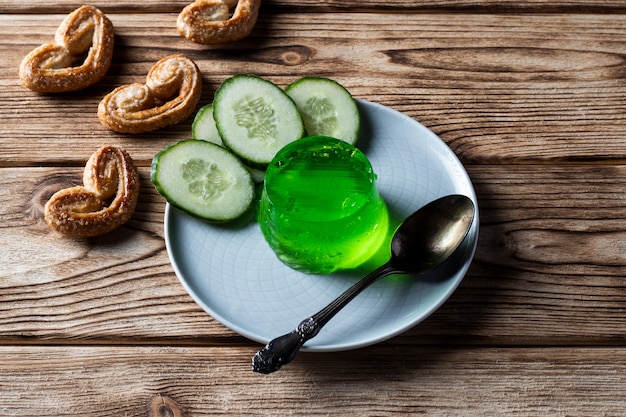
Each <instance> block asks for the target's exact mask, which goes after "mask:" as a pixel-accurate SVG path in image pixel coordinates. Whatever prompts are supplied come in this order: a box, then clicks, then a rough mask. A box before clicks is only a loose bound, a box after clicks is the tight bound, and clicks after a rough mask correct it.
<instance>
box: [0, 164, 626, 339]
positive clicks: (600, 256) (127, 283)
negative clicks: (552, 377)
mask: <svg viewBox="0 0 626 417" xmlns="http://www.w3.org/2000/svg"><path fill="white" fill-rule="evenodd" d="M468 168H469V173H470V176H471V177H472V180H473V182H474V185H475V187H476V190H477V193H478V196H479V204H480V214H481V225H480V227H481V230H480V238H479V246H478V251H477V253H476V257H475V260H474V263H473V266H472V267H471V268H470V271H469V274H468V276H467V277H466V278H465V280H464V281H463V283H462V284H461V286H460V288H459V289H458V290H457V291H456V293H455V294H454V295H453V296H452V297H451V299H450V300H448V302H447V303H446V304H445V305H444V307H443V308H441V309H440V310H439V311H438V312H436V313H435V314H434V315H433V316H432V317H430V318H429V319H428V320H426V321H425V322H423V323H421V324H420V325H419V326H417V327H415V328H414V329H412V330H411V331H409V332H407V333H405V334H404V335H402V336H399V337H398V338H395V339H393V340H392V341H391V343H394V344H413V345H415V344H417V345H420V344H431V343H446V344H450V343H460V342H459V341H463V343H466V342H471V343H481V344H483V343H484V344H497V345H503V344H504V345H511V344H512V345H529V344H530V345H532V344H546V345H551V344H560V343H564V342H566V341H567V342H568V343H571V344H584V345H606V344H615V343H623V341H624V336H623V334H624V326H626V318H625V317H624V315H623V310H624V308H626V301H625V300H626V298H625V297H624V291H625V288H626V273H625V272H624V271H626V255H625V254H626V239H624V232H623V230H624V220H623V219H624V218H626V195H625V194H624V193H623V190H624V189H626V167H624V166H619V167H617V166H616V167H612V166H576V167H570V166H556V167H555V166H545V167H543V166H542V167H540V168H538V167H536V166H524V165H520V166H469V167H468ZM81 171H82V170H81V169H79V168H62V167H50V168H15V169H14V168H0V189H2V190H4V191H3V193H2V194H0V217H2V219H4V221H3V223H2V226H1V228H2V230H1V232H0V235H1V236H2V237H0V265H1V267H0V335H2V337H1V339H2V343H17V342H19V343H51V342H52V341H57V342H58V341H59V340H72V341H74V342H76V343H111V342H112V341H116V342H117V343H138V342H140V341H141V342H144V343H145V342H150V341H159V340H168V341H169V342H170V343H173V344H180V343H183V344H189V343H201V342H206V341H210V342H211V343H225V342H226V341H227V340H230V341H231V342H233V341H234V342H237V341H241V340H243V339H237V338H235V339H232V338H234V337H235V334H234V333H233V332H231V331H230V330H228V329H227V328H226V327H224V326H222V325H221V324H219V323H217V322H215V321H214V320H213V319H212V318H211V317H209V316H208V315H207V314H206V313H204V312H203V311H202V310H201V309H200V308H199V307H198V306H197V305H196V304H195V303H194V302H193V300H192V299H191V297H190V296H188V295H187V294H186V293H185V291H184V289H183V287H182V285H181V284H180V283H179V282H178V280H177V278H176V277H175V275H174V272H173V270H172V268H171V266H170V264H169V260H168V257H167V254H166V251H165V244H164V241H163V223H162V222H163V211H164V200H163V199H162V198H161V197H160V196H159V195H157V194H156V192H155V191H154V189H153V187H152V186H151V185H150V183H149V180H148V168H142V169H141V170H140V171H141V181H142V187H141V197H140V200H139V205H138V208H137V212H136V214H135V216H134V217H133V219H131V221H130V222H129V224H128V225H127V226H124V227H122V228H121V229H119V230H117V231H115V232H113V233H112V234H110V235H107V236H103V237H101V238H95V239H87V240H76V239H69V238H64V237H60V236H59V235H57V234H55V233H54V232H52V230H51V229H50V228H49V227H48V226H47V225H46V224H45V222H44V220H43V214H42V210H43V205H44V204H45V201H47V199H48V198H49V196H50V195H51V194H52V193H53V192H54V191H56V190H57V189H59V188H62V187H67V186H69V185H75V184H79V183H80V181H81V179H80V175H81ZM296 319H299V318H294V320H296ZM294 325H295V324H294Z"/></svg>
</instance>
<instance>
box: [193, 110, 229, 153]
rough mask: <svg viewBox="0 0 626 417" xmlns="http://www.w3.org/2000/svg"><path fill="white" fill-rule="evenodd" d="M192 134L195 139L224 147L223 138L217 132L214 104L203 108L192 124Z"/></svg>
mask: <svg viewBox="0 0 626 417" xmlns="http://www.w3.org/2000/svg"><path fill="white" fill-rule="evenodd" d="M191 134H192V135H193V138H194V139H200V140H206V141H207V142H211V143H215V144H216V145H220V146H222V145H223V143H222V138H221V137H220V133H219V132H218V131H217V126H216V125H215V119H214V118H213V104H212V103H211V104H207V105H206V106H202V107H201V108H200V110H198V113H196V117H195V118H194V119H193V123H192V124H191Z"/></svg>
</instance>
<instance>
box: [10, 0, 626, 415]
mask: <svg viewBox="0 0 626 417" xmlns="http://www.w3.org/2000/svg"><path fill="white" fill-rule="evenodd" d="M190 2H191V1H190V0H189V1H186V0H169V1H168V0H157V1H150V2H137V1H128V0H112V1H107V2H102V1H100V2H98V1H97V2H96V3H91V4H93V5H95V6H98V7H100V8H102V9H103V10H104V11H105V12H107V14H108V15H109V17H110V18H111V20H112V21H113V23H114V25H115V29H116V47H115V54H114V60H113V65H112V67H111V69H110V71H109V73H108V75H107V76H106V77H105V79H104V80H102V81H101V82H100V83H98V84H96V85H95V86H93V87H91V88H89V89H86V90H84V91H82V92H80V93H69V94H62V95H39V94H35V93H32V92H30V91H29V90H27V89H25V88H24V87H23V86H22V85H21V84H20V82H19V79H18V74H17V69H18V66H19V63H20V61H21V59H22V58H23V56H24V55H25V54H26V53H27V52H28V51H30V50H31V49H32V48H34V47H36V46H38V45H39V44H41V43H44V42H49V41H51V40H52V38H53V34H54V31H55V30H56V28H57V26H58V25H59V23H60V22H61V20H62V19H63V17H64V16H65V15H66V14H67V13H68V12H69V11H70V10H72V9H74V8H76V7H78V6H79V5H80V3H75V2H72V1H68V0H60V1H57V2H53V3H51V2H45V1H42V0H33V1H30V2H21V1H16V0H2V1H0V56H2V58H3V59H2V60H0V137H2V141H1V142H0V416H24V417H34V416H37V417H41V416H59V415H63V416H102V417H108V416H111V417H113V416H122V415H123V416H132V417H140V416H147V415H148V406H149V404H150V401H151V399H152V398H153V397H154V396H156V395H166V396H169V397H170V398H172V399H173V400H174V401H176V402H177V403H178V404H179V405H180V406H181V407H182V409H183V411H184V412H185V416H187V417H191V416H200V415H207V416H210V415H220V416H224V415H237V416H276V415H280V416H291V415H297V416H300V415H306V416H327V415H359V416H397V415H429V416H501V415H506V416H529V415H537V416H557V417H560V416H563V417H565V416H583V417H584V416H594V417H595V416H598V415H603V416H622V415H623V414H624V409H626V400H624V395H623V394H624V392H626V382H625V380H624V377H623V375H624V374H625V373H626V332H624V329H626V316H625V315H624V311H626V272H625V271H626V222H625V221H624V219H625V218H626V194H625V193H624V190H625V189H626V107H625V104H624V103H625V102H624V97H626V83H625V82H624V80H625V78H626V60H625V59H624V56H626V50H625V45H626V42H625V41H626V3H625V2H624V1H623V0H556V1H547V0H526V1H522V2H520V1H501V0H482V1H475V0H424V1H420V2H414V1H410V0H390V1H384V2H382V1H380V0H363V1H355V0H349V1H337V0H325V1H312V0H299V1H297V2H293V1H291V0H267V1H264V2H263V6H262V8H261V16H260V18H259V21H258V23H257V26H256V27H255V29H254V31H253V33H252V34H251V36H250V37H249V38H246V39H245V40H243V41H241V42H237V43H235V44H229V45H222V46H217V47H206V46H200V45H196V44H193V43H191V42H189V41H186V40H185V39H183V38H181V37H180V36H178V34H177V33H176V30H175V21H176V16H177V14H178V12H179V11H180V9H182V7H184V6H185V5H187V4H189V3H190ZM175 52H182V53H185V54H187V55H189V56H190V57H191V58H192V59H194V60H195V61H196V62H197V63H198V65H199V67H200V69H201V71H202V72H203V81H204V90H203V96H202V99H201V102H200V105H202V104H206V103H208V102H210V101H212V97H213V94H214V91H215V89H216V88H217V87H218V86H219V84H220V83H221V82H222V81H223V80H224V79H226V78H227V77H229V76H231V75H234V74H236V73H241V72H251V73H254V74H258V75H261V76H264V77H266V78H268V79H270V80H272V81H274V82H276V83H277V84H278V85H280V86H286V85H287V84H288V83H290V82H292V81H294V80H295V79H297V78H299V77H301V76H303V75H322V76H328V77H331V78H334V79H336V80H337V81H339V82H341V83H342V84H344V85H345V86H346V87H347V88H348V89H349V90H350V91H351V92H352V93H353V94H354V96H355V97H357V98H359V99H365V100H371V101H374V102H378V103H381V104H384V105H386V106H389V107H391V108H394V109H396V110H399V111H401V112H404V113H405V114H407V115H409V116H410V117H412V118H414V119H415V120H418V121H420V122H422V123H423V124H425V125H426V126H427V127H429V128H430V129H432V130H433V131H434V132H435V133H437V134H438V135H439V136H440V137H441V138H442V139H443V140H444V141H445V142H446V143H447V144H448V145H449V146H450V147H451V149H452V150H453V151H454V152H455V153H456V154H457V155H458V156H459V158H460V159H461V161H462V162H463V163H464V165H465V166H466V168H467V170H468V172H469V175H470V177H471V179H472V182H473V184H474V186H475V188H476V192H477V195H478V200H479V206H480V207H479V208H480V237H479V242H478V249H477V252H476V256H475V259H474V262H473V264H472V266H471V268H470V270H469V272H468V274H467V276H466V277H465V279H464V280H463V282H462V283H461V285H460V287H459V288H458V289H457V290H456V292H455V293H454V294H453V295H452V297H451V298H450V299H449V300H448V301H447V302H446V303H445V304H444V305H443V306H442V307H441V308H440V309H438V310H437V311H436V312H435V313H434V314H433V315H432V316H430V317H429V318H428V319H426V320H425V321H424V322H422V323H420V324H419V325H417V326H415V327H414V328H413V329H410V330H408V331H406V332H405V333H403V334H401V335H398V336H396V337H394V338H392V339H390V340H388V341H386V342H383V343H380V344H378V345H376V346H373V347H368V348H363V349H359V350H355V351H350V352H343V353H341V352H339V353H334V354H328V353H324V354H321V353H318V354H314V353H308V352H303V353H302V354H301V355H300V356H299V357H298V358H296V360H295V361H294V362H293V363H292V364H290V365H289V366H288V367H285V368H284V369H283V370H281V371H280V372H278V373H276V374H273V375H270V376H261V375H257V374H254V373H252V372H251V370H250V359H251V357H252V355H253V354H254V352H255V351H256V350H257V349H258V348H259V347H260V346H259V345H258V344H257V343H254V342H251V341H249V340H247V339H245V338H243V337H241V336H238V335H237V334H236V333H235V332H233V331H231V330H229V329H228V328H226V327H225V326H223V325H222V324H220V323H218V322H217V321H216V320H214V319H213V318H211V317H210V316H209V315H208V314H206V313H205V312H204V311H202V309H201V308H200V307H199V306H198V305H197V304H196V303H195V302H194V301H193V300H192V298H191V297H190V296H189V295H188V294H187V293H186V292H185V290H184V288H183V287H182V285H181V284H180V282H179V281H178V279H177V277H176V276H175V274H174V271H173V268H172V266H171V265H170V262H169V259H168V256H167V252H166V249H165V243H164V230H163V216H164V208H165V202H164V200H163V198H162V197H160V196H159V195H158V194H157V193H156V192H155V190H154V188H153V187H152V185H151V184H150V181H149V164H150V161H151V159H152V157H153V155H154V154H155V153H156V152H158V151H159V150H160V149H162V148H163V147H164V146H165V145H168V144H170V143H172V142H174V141H176V140H179V139H184V138H188V137H189V136H190V125H191V120H186V121H184V122H183V123H181V124H179V125H176V126H171V127H169V128H165V129H162V130H159V131H156V132H153V133H150V134H143V135H137V136H130V135H120V134H115V133H112V132H110V131H108V130H107V129H106V128H104V127H103V126H102V125H100V123H99V122H98V120H97V117H96V113H95V112H96V107H97V104H98V102H99V100H100V98H101V97H102V96H104V95H105V94H106V93H108V92H109V91H110V90H112V89H113V88H115V87H117V86H119V85H121V84H125V83H129V82H134V81H139V82H141V81H143V80H144V77H145V74H146V73H147V71H148V69H149V68H150V67H151V66H152V65H153V63H154V62H156V61H157V60H158V59H160V58H162V57H163V56H165V55H166V54H170V53H175ZM106 143H115V144H120V145H122V146H124V148H126V149H127V150H128V151H129V152H130V154H131V156H132V157H133V158H134V159H135V160H136V161H137V162H138V164H139V165H140V176H141V197H140V201H139V204H138V207H137V211H136V212H135V215H134V216H133V218H132V219H131V221H130V222H129V223H128V224H127V225H125V226H124V227H122V228H120V229H119V230H117V231H115V232H113V233H111V234H110V235H107V236H103V237H100V238H94V239H68V238H64V237H62V236H59V235H57V234H56V233H54V232H53V231H52V230H51V229H50V228H49V227H48V226H47V225H46V224H45V221H44V220H43V205H44V204H45V201H46V200H47V199H48V198H49V197H50V195H51V194H52V193H53V192H54V191H56V190H58V189H60V188H63V187H67V186H69V185H74V184H78V183H80V181H81V172H82V168H83V166H84V164H85V161H86V159H87V158H88V157H89V155H91V153H92V152H93V151H94V150H95V149H97V148H99V147H100V146H102V145H104V144H106ZM298 319H300V318H298Z"/></svg>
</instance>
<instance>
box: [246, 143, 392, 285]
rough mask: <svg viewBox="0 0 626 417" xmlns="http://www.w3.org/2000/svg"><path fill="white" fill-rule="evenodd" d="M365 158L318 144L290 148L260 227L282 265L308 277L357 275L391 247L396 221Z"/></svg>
mask: <svg viewBox="0 0 626 417" xmlns="http://www.w3.org/2000/svg"><path fill="white" fill-rule="evenodd" d="M375 181H376V174H375V173H374V171H373V170H372V166H371V164H370V162H369V160H368V159H367V157H366V156H365V154H364V153H363V152H361V151H360V150H358V149H357V148H355V147H354V146H352V145H350V144H348V143H346V142H343V141H341V140H339V139H335V138H330V137H326V136H310V137H306V138H302V139H299V140H297V141H295V142H292V143H290V144H289V145H287V146H285V147H284V148H282V149H281V150H280V151H279V152H278V153H277V155H276V156H275V157H274V159H273V160H272V161H271V163H270V165H269V166H268V168H267V171H266V173H265V183H264V187H263V193H262V196H261V204H260V210H259V217H258V221H259V224H260V226H261V231H262V232H263V235H264V237H265V239H266V240H267V242H268V243H269V245H270V246H271V247H272V249H273V250H274V252H275V253H276V255H277V256H278V258H279V259H280V260H281V261H282V262H284V263H285V264H286V265H288V266H290V267H292V268H294V269H298V270H301V271H304V272H308V273H315V274H328V273H331V272H334V271H337V270H346V269H353V268H356V267H358V266H359V265H361V264H363V263H364V262H365V261H367V260H368V259H369V258H371V257H372V256H373V255H374V254H375V253H376V252H377V250H378V249H379V247H380V246H381V244H382V243H383V242H384V241H385V237H386V235H387V231H388V228H389V216H388V213H387V208H386V205H385V202H384V201H383V199H382V198H381V196H380V194H379V193H378V190H377V188H376V184H375Z"/></svg>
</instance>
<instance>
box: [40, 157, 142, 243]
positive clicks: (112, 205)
mask: <svg viewBox="0 0 626 417" xmlns="http://www.w3.org/2000/svg"><path fill="white" fill-rule="evenodd" d="M138 197H139V174H138V173H137V168H136V167H135V164H134V162H133V160H132V159H131V157H130V156H129V155H128V153H126V151H125V150H123V149H122V148H120V147H117V146H104V147H102V148H100V149H98V150H97V151H96V152H95V153H94V154H93V155H91V158H89V161H87V165H86V166H85V171H84V173H83V186H76V187H71V188H65V189H63V190H60V191H57V192H56V193H55V194H53V195H52V197H50V200H48V202H47V203H46V205H45V207H44V214H45V218H46V222H47V223H48V224H49V225H50V226H51V227H52V228H53V229H55V230H56V231H58V232H60V233H62V234H64V235H67V236H72V237H90V236H98V235H101V234H104V233H108V232H110V231H111V230H113V229H115V228H116V227H118V226H121V225H122V224H124V223H126V222H127V221H128V220H129V219H130V218H131V216H132V215H133V212H134V211H135V206H136V205H137V198H138Z"/></svg>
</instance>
